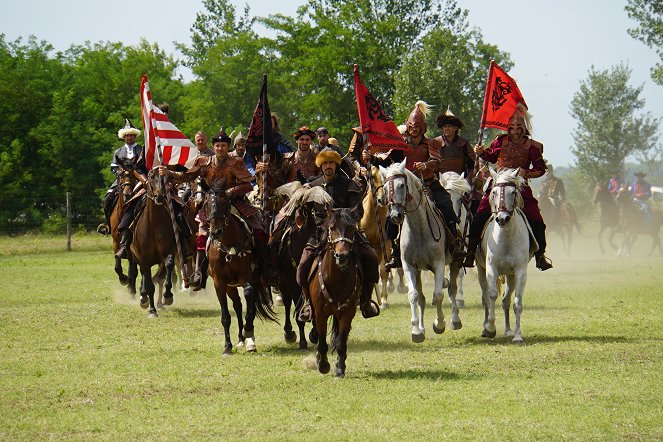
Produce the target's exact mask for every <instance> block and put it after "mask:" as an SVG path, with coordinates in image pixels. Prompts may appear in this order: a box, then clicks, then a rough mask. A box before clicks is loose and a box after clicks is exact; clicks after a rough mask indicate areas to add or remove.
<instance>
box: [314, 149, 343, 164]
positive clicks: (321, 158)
mask: <svg viewBox="0 0 663 442" xmlns="http://www.w3.org/2000/svg"><path fill="white" fill-rule="evenodd" d="M327 161H333V162H335V163H336V164H341V161H343V160H342V158H341V155H339V153H338V152H336V151H335V150H334V149H331V148H329V147H325V148H324V149H322V150H321V151H320V152H318V156H317V157H315V165H316V166H318V167H320V166H322V164H323V163H326V162H327Z"/></svg>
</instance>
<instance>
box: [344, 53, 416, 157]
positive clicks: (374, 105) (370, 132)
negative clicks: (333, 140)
mask: <svg viewBox="0 0 663 442" xmlns="http://www.w3.org/2000/svg"><path fill="white" fill-rule="evenodd" d="M354 74H355V96H356V100H357V112H358V113H359V123H360V125H361V130H362V133H363V134H364V135H366V137H367V138H368V143H369V145H370V148H371V150H391V149H396V150H406V149H407V148H408V147H407V144H405V141H403V135H401V133H400V132H398V128H397V127H396V123H394V120H392V119H391V118H389V117H388V116H387V114H386V113H385V112H384V110H383V109H382V106H381V105H380V102H378V100H376V99H375V98H374V97H373V95H371V93H370V92H368V89H367V88H366V86H365V85H364V83H362V81H361V78H359V67H357V65H354Z"/></svg>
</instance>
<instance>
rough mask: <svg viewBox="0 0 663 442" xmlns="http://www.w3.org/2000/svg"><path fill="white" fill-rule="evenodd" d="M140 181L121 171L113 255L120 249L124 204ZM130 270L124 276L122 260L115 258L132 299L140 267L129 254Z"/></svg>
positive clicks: (112, 226) (114, 214) (112, 223)
mask: <svg viewBox="0 0 663 442" xmlns="http://www.w3.org/2000/svg"><path fill="white" fill-rule="evenodd" d="M137 183H138V180H137V179H136V177H135V176H134V173H133V171H131V170H125V169H122V168H120V169H119V176H118V185H117V187H118V197H117V201H116V202H115V205H114V206H113V211H112V212H111V214H110V220H109V222H110V226H109V227H110V233H111V237H112V238H113V254H115V253H117V251H118V250H119V248H120V237H121V236H122V235H121V234H120V232H119V231H118V230H117V226H118V225H119V224H120V221H122V216H124V203H126V202H127V201H129V200H130V199H131V197H132V196H133V195H134V189H135V188H136V184H137ZM127 261H129V268H128V269H127V274H126V275H125V274H124V271H123V269H122V260H121V259H120V258H118V257H115V273H117V277H118V278H119V280H120V284H122V285H126V286H127V290H129V294H130V295H131V297H132V298H134V297H135V296H136V278H137V277H138V266H137V265H136V262H135V261H134V260H133V257H132V256H131V254H129V258H128V259H127Z"/></svg>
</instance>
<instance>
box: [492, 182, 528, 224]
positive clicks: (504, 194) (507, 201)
mask: <svg viewBox="0 0 663 442" xmlns="http://www.w3.org/2000/svg"><path fill="white" fill-rule="evenodd" d="M518 172H519V169H504V170H503V171H501V172H500V173H499V174H497V173H495V172H493V171H492V170H491V174H492V175H493V181H494V182H495V184H494V185H493V188H492V189H491V191H490V196H489V201H490V208H491V211H492V212H493V215H494V216H495V221H497V224H498V225H499V226H500V227H506V226H507V225H508V224H509V221H511V218H512V217H513V212H514V211H515V210H516V209H517V208H518V209H520V208H522V207H523V197H522V195H521V194H520V188H521V187H522V185H523V184H524V183H525V180H524V178H523V177H521V176H519V175H518Z"/></svg>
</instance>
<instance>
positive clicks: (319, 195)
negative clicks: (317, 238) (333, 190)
mask: <svg viewBox="0 0 663 442" xmlns="http://www.w3.org/2000/svg"><path fill="white" fill-rule="evenodd" d="M274 194H275V195H277V196H287V197H288V198H289V201H288V203H287V204H286V205H284V206H283V208H282V209H281V210H280V211H279V215H278V216H277V218H278V228H277V230H276V231H275V232H274V233H273V237H272V241H278V244H277V245H276V247H278V251H277V265H278V269H279V273H280V275H281V278H280V280H281V282H280V293H281V300H282V303H283V307H284V308H285V324H284V326H283V333H284V338H285V340H286V342H288V343H293V342H295V341H296V340H297V334H296V333H295V332H294V331H293V329H292V322H291V319H290V316H291V313H290V312H291V309H292V307H293V306H294V309H293V311H294V312H295V322H296V323H297V328H298V329H299V348H300V349H302V350H303V349H306V348H308V342H307V340H306V336H305V334H304V327H305V325H306V323H305V322H303V321H300V320H299V318H298V315H297V314H296V313H297V312H298V311H299V309H300V308H301V307H302V305H303V299H302V289H301V287H300V286H299V284H297V266H298V265H299V260H300V258H301V256H302V253H303V252H304V248H305V247H306V243H307V242H308V240H309V239H310V238H311V237H312V236H314V235H315V232H316V230H317V227H316V223H315V207H314V204H316V203H317V204H322V205H323V206H331V205H332V203H333V200H332V199H331V197H330V196H329V194H327V192H325V191H324V189H322V188H320V187H313V188H311V189H307V188H305V187H303V186H302V184H301V183H300V182H299V181H293V182H292V183H288V184H284V185H282V186H280V187H278V188H277V189H276V190H275V192H274ZM309 340H310V341H311V342H312V343H317V342H318V335H317V332H316V331H315V323H313V329H312V330H311V332H310V333H309Z"/></svg>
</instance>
